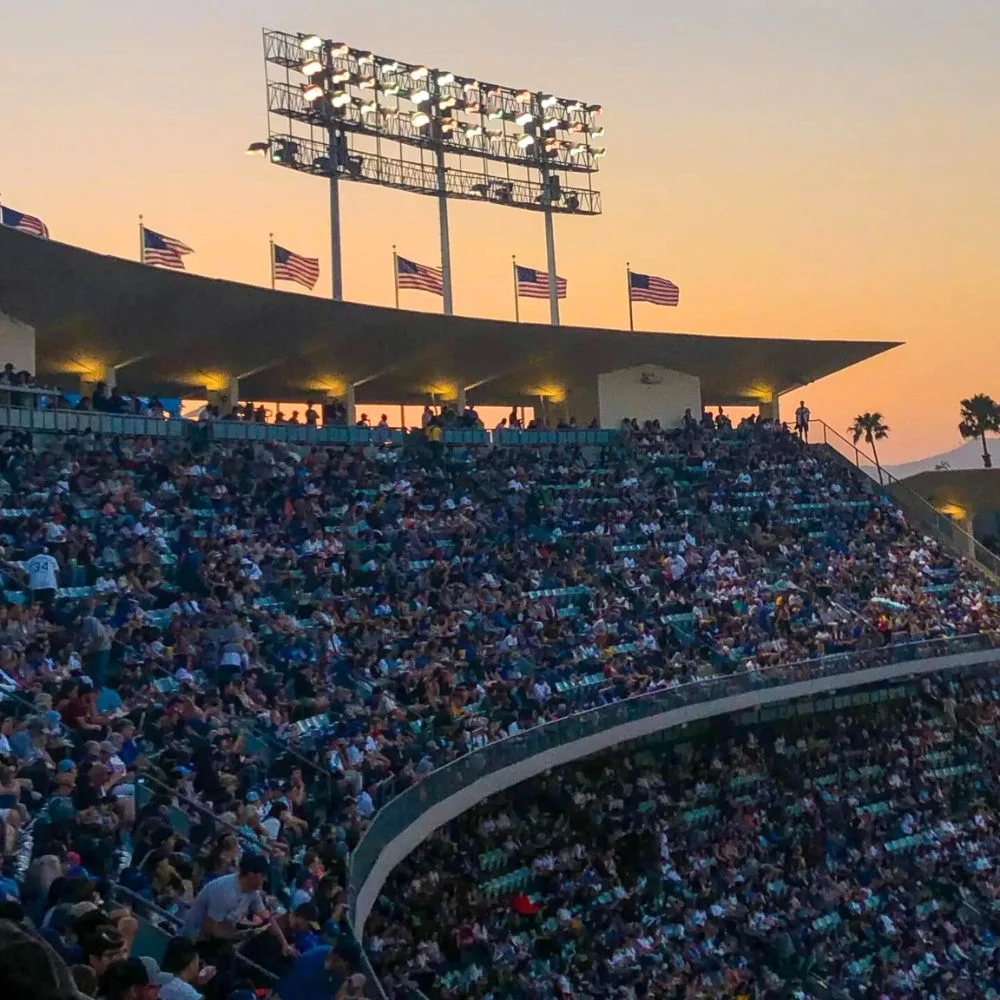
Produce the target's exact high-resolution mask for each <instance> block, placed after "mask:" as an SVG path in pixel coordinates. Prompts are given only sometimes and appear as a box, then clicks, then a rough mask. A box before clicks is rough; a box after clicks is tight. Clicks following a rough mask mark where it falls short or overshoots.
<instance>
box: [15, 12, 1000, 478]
mask: <svg viewBox="0 0 1000 1000" xmlns="http://www.w3.org/2000/svg"><path fill="white" fill-rule="evenodd" d="M348 6H350V5H330V4H328V3H319V2H315V0H300V2H294V0H291V2H282V3H277V2H270V0H240V2H237V0H213V2H212V3H211V4H206V3H204V2H203V0H199V2H196V0H173V2H171V3H170V4H166V3H145V4H134V3H125V2H123V0H103V2H100V3H91V4H86V5H84V4H70V3H66V2H57V0H36V2H34V3H32V4H31V5H30V6H28V7H26V8H23V9H22V8H20V7H19V9H17V10H16V11H15V10H10V11H5V12H4V18H3V31H2V33H0V116H2V121H3V140H2V143H0V196H2V198H3V201H4V203H5V204H7V205H9V206H11V207H13V208H17V209H18V210H21V211H27V212H30V213H32V214H35V215H39V216H41V217H42V218H43V219H44V220H45V221H46V222H47V223H48V225H49V227H50V229H51V231H52V235H53V237H54V238H56V239H60V240H64V241H67V242H71V243H76V244H79V245H82V246H85V247H88V248H91V249H94V250H99V251H101V252H106V253H112V254H119V255H122V256H131V257H133V258H134V257H135V254H136V243H137V234H136V217H137V215H138V213H139V212H143V213H144V214H145V216H146V221H147V224H148V225H150V226H151V227H152V228H155V229H158V230H160V231H163V232H167V233H169V234H171V235H173V236H177V237H179V238H181V239H183V240H184V241H185V242H187V243H189V244H190V245H191V246H192V247H194V249H195V250H196V251H197V252H196V254H195V256H194V257H189V258H188V262H189V267H190V269H191V270H192V271H194V272H196V273H199V274H205V275H211V276H216V277H226V278H233V279H236V280H240V281H247V282H254V283H258V284H264V283H266V281H267V280H268V264H267V254H268V245H267V234H268V232H269V231H271V230H273V231H274V232H275V237H276V239H278V240H279V241H280V242H281V243H282V244H283V245H285V246H288V247H291V248H293V249H295V250H297V251H299V252H301V253H305V254H309V255H314V256H319V257H320V258H321V262H322V266H323V270H324V275H323V278H322V279H321V286H320V290H322V291H324V292H325V291H326V290H327V289H328V287H329V286H328V273H329V270H328V264H329V259H328V249H327V247H328V236H327V229H326V186H325V184H324V183H323V182H321V181H318V180H315V179H312V178H308V177H301V176H297V175H295V174H293V173H292V172H290V171H286V170H280V169H278V168H275V167H271V166H270V165H268V164H266V163H264V162H261V161H259V160H251V159H249V158H247V157H245V156H243V155H242V153H243V149H244V148H245V147H246V144H247V143H248V142H249V141H251V140H253V139H258V138H261V137H264V136H265V135H266V121H265V114H264V82H263V66H262V59H261V41H260V29H261V27H262V26H264V25H267V26H268V27H274V28H281V29H286V30H289V31H297V30H302V31H316V32H318V33H320V34H323V35H327V36H331V37H338V38H343V39H344V40H346V41H349V42H351V43H353V44H356V45H358V46H361V47H365V48H371V49H374V50H375V51H377V52H380V53H383V54H386V55H389V56H397V57H399V58H402V59H412V60H414V61H421V60H422V61H424V62H426V63H427V64H429V65H433V66H439V67H441V68H447V69H451V70H453V71H455V72H457V73H469V74H476V75H478V76H479V77H480V78H484V79H495V80H497V81H499V82H501V83H505V84H509V85H511V86H525V87H530V88H532V89H541V90H552V91H555V92H556V93H563V94H566V95H568V96H571V97H580V98H583V99H587V100H593V101H599V102H601V103H603V105H604V107H605V116H604V119H605V120H604V124H605V125H606V127H607V137H606V143H607V146H608V151H609V152H608V156H607V158H606V159H605V160H603V161H602V172H601V174H600V175H599V187H600V188H601V190H602V191H603V193H604V208H605V215H604V216H603V217H601V218H599V219H585V218H580V219H565V218H560V219H557V227H556V240H557V254H558V261H559V267H558V270H559V273H560V274H561V275H563V276H564V277H566V278H567V279H568V280H569V300H568V301H567V302H565V303H564V304H563V321H564V322H565V323H572V324H581V325H587V324H592V325H608V326H624V325H625V324H626V323H627V311H626V301H625V295H624V289H625V286H624V274H623V267H624V263H625V261H626V260H631V262H632V264H633V267H634V268H635V269H637V270H640V271H649V272H652V273H656V274H662V275H665V276H668V277H670V278H672V279H673V280H674V281H676V282H677V283H678V284H679V285H680V287H681V306H680V307H679V308H678V309H673V310H667V309H655V308H653V307H650V306H637V307H636V320H637V326H640V327H642V328H645V329H663V330H675V331H690V332H699V333H719V334H733V335H745V336H783V337H817V338H832V337H843V338H852V339H853V338H858V339H863V338H877V339H884V340H902V341H905V342H906V347H904V348H900V349H898V350H897V351H894V352H892V353H890V354H888V355H886V356H884V357H883V358H879V359H876V360H874V361H870V362H867V363H865V364H863V365H861V366H859V367H857V368H855V369H852V370H849V371H847V372H845V373H842V374H841V375H838V376H834V377H832V378H830V379H827V380H825V381H823V382H822V383H818V384H816V385H813V386H810V387H808V389H806V390H804V391H803V393H802V395H804V396H805V397H806V398H807V400H808V402H809V404H810V406H811V408H812V411H813V414H814V416H816V417H823V418H825V419H828V420H829V421H830V422H831V423H832V424H833V425H835V426H837V427H841V428H842V427H844V426H846V424H847V423H848V422H849V421H850V419H851V417H852V416H853V414H854V413H856V412H858V411H860V410H867V409H878V410H881V411H882V412H883V413H884V414H885V415H886V419H887V421H888V423H889V424H890V426H891V427H892V431H893V433H892V436H891V438H890V441H889V442H888V444H887V446H886V447H885V449H884V450H885V457H886V458H887V459H888V460H889V461H890V462H892V461H902V460H907V459H911V458H916V457H921V456H923V455H927V454H931V453H934V452H937V451H941V450H945V449H947V448H949V447H951V446H953V445H955V444H958V443H959V438H958V435H957V431H956V425H957V422H958V399H959V398H960V397H962V396H966V395H971V394H973V393H975V392H988V393H991V394H993V395H994V396H997V397H1000V376H998V369H1000V291H998V289H1000V282H998V280H997V275H998V272H1000V249H998V246H1000V242H998V235H997V234H998V229H1000V194H998V190H1000V189H998V183H1000V182H998V177H1000V138H998V130H997V128H996V116H997V110H996V109H997V107H1000V68H998V67H1000V63H998V61H997V58H996V53H997V52H998V51H1000V4H998V3H997V2H996V0H988V2H987V0H951V2H949V3H944V2H943V0H702V2H701V3H698V4H690V3H686V4H680V3H676V2H673V0H667V2H662V0H661V2H659V3H654V2H653V0H619V2H618V3H616V4H614V5H598V4H597V3H596V2H594V0H573V2H569V0H546V2H545V3H544V4H537V3H528V2H527V0H512V2H510V3H507V4H504V5H501V4H498V3H486V2H482V0H466V3H464V4H462V5H460V6H458V7H456V8H455V9H454V10H450V9H446V8H429V7H426V6H419V7H418V6H416V5H404V4H402V3H399V2H398V0H396V2H389V3H382V4H379V5H371V4H359V5H357V6H356V7H352V8H351V9H350V10H346V9H345V8H346V7H348ZM342 205H343V238H344V244H345V246H344V255H345V260H344V268H345V273H344V276H345V292H346V296H347V297H348V298H351V299H354V300H359V301H363V302H371V303H380V304H390V303H391V301H392V271H391V251H390V247H391V245H392V244H393V243H397V244H398V245H399V250H400V252H401V253H403V254H405V255H406V256H409V257H412V258H415V259H417V260H420V261H424V262H427V263H434V262H435V260H436V256H437V253H438V246H437V215H436V204H435V202H434V201H433V200H432V199H423V198H420V197H416V196H411V195H405V194H400V193H396V192H391V191H382V190H378V189H374V188H369V187H366V186H362V185H345V188H344V195H343V198H342ZM451 220H452V228H451V240H452V259H453V268H454V275H455V308H456V311H457V312H459V313H465V314H472V315H484V316H500V317H509V316H510V315H511V311H512V310H511V290H510V285H511V282H510V256H511V254H512V253H516V254H517V255H518V258H519V260H521V261H522V262H523V263H525V264H527V265H529V266H537V267H541V268H544V266H545V256H544V237H543V229H542V220H541V217H540V216H538V215H536V214H534V213H527V212H517V211H513V210H505V209H501V208H494V207H489V206H485V205H478V204H466V203H455V204H453V205H452V209H451ZM404 294H407V293H404ZM406 304H407V305H408V306H413V307H415V308H427V309H434V308H438V307H439V306H438V302H437V300H435V299H432V298H431V297H430V296H424V295H420V294H419V293H408V294H407V298H406ZM546 308H547V306H546V304H545V303H542V302H538V303H530V302H529V303H524V304H523V306H522V316H523V317H524V318H535V319H544V317H545V315H546ZM796 395H798V394H796ZM790 406H794V401H791V400H788V399H786V400H785V414H786V415H787V414H788V413H789V412H790Z"/></svg>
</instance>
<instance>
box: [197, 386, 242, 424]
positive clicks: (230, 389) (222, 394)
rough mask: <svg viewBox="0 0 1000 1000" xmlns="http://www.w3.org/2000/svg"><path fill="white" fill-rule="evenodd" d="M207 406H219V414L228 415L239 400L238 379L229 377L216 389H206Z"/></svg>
mask: <svg viewBox="0 0 1000 1000" xmlns="http://www.w3.org/2000/svg"><path fill="white" fill-rule="evenodd" d="M205 392H206V395H207V397H208V405H209V406H217V407H218V408H219V416H220V417H225V416H228V415H229V413H230V411H231V410H232V408H233V407H234V406H236V405H237V404H238V403H239V401H240V380H239V379H238V378H234V377H230V378H229V380H228V381H227V382H226V383H225V385H223V386H221V388H218V389H206V390H205Z"/></svg>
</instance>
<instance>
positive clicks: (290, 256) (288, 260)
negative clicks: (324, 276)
mask: <svg viewBox="0 0 1000 1000" xmlns="http://www.w3.org/2000/svg"><path fill="white" fill-rule="evenodd" d="M274 276H275V278H277V279H278V280H279V281H297V282H298V283H299V284H300V285H305V286H306V288H308V289H313V288H315V287H316V282H317V281H319V261H318V260H317V259H316V258H315V257H302V256H300V255H299V254H297V253H293V252H292V251H291V250H286V249H285V248H284V247H279V246H278V244H277V243H275V244H274Z"/></svg>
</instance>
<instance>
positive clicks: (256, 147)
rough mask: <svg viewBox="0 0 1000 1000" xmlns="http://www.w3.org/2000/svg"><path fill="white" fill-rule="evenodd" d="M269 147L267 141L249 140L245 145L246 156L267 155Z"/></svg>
mask: <svg viewBox="0 0 1000 1000" xmlns="http://www.w3.org/2000/svg"><path fill="white" fill-rule="evenodd" d="M270 148H271V144H270V143H269V142H251V143H250V145H249V146H247V149H246V153H247V156H267V151H268V150H269V149H270Z"/></svg>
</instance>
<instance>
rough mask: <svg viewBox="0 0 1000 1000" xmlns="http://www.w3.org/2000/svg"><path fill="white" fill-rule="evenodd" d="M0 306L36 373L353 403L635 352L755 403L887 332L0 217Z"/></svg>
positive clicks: (636, 360)
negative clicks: (610, 307) (127, 242)
mask: <svg viewBox="0 0 1000 1000" xmlns="http://www.w3.org/2000/svg"><path fill="white" fill-rule="evenodd" d="M0 310H2V311H3V312H4V313H6V314H7V315H8V316H11V317H13V318H15V319H18V320H21V321H22V322H24V323H28V324H30V325H31V326H33V327H34V328H35V335H36V339H35V345H36V359H37V360H36V364H37V369H38V374H39V375H40V376H41V377H43V378H45V379H48V380H51V381H54V382H55V383H57V384H59V385H62V386H63V387H64V388H66V389H71V388H75V386H74V385H73V382H72V377H74V376H76V377H83V378H85V379H88V380H93V378H94V375H93V373H94V372H100V371H102V370H105V369H106V368H107V367H108V366H114V367H116V368H118V369H119V370H120V371H121V374H119V376H118V382H119V384H120V385H124V386H132V387H135V388H136V389H138V390H140V391H143V392H150V393H153V392H155V393H159V394H161V395H172V396H176V395H181V396H183V395H191V394H192V393H196V392H197V391H198V390H199V389H200V390H202V391H203V389H204V388H209V389H212V388H223V386H224V384H225V383H226V382H227V380H228V379H230V378H233V377H237V378H239V380H240V390H241V391H240V396H241V398H243V399H271V400H294V399H302V398H303V397H304V396H308V394H309V393H313V394H315V395H320V394H322V393H325V392H329V393H334V394H340V393H342V392H343V391H344V386H345V385H346V384H348V383H351V384H354V385H355V393H356V398H357V401H358V403H363V402H368V401H370V402H381V401H385V402H398V403H413V402H424V401H426V400H427V398H428V393H429V392H435V393H436V394H437V395H438V397H439V398H454V397H455V394H456V387H459V386H461V387H466V388H467V391H468V398H469V399H470V400H475V401H477V402H480V403H503V404H513V403H532V402H535V401H537V400H538V398H539V396H540V395H544V396H546V397H547V398H550V399H552V400H553V401H558V400H559V399H561V398H565V395H566V394H567V393H570V392H572V391H573V390H574V388H580V389H583V388H588V389H591V390H592V389H593V387H594V386H595V385H596V382H597V376H598V375H599V374H601V373H602V372H610V371H615V370H618V369H622V368H630V367H634V366H637V365H644V364H649V365H662V366H664V367H666V368H670V369H674V370H677V371H681V372H685V373H687V374H690V375H695V376H697V377H698V378H700V379H701V384H702V398H703V400H704V401H705V403H706V405H708V404H725V405H738V404H756V403H760V402H766V401H768V400H769V399H770V398H772V397H773V396H774V395H780V394H781V393H784V392H788V391H791V390H794V389H797V388H798V387H800V386H803V385H806V384H807V383H809V382H812V381H815V380H816V379H819V378H822V377H823V376H825V375H829V374H831V373H833V372H836V371H840V370H841V369H843V368H847V367H849V366H850V365H854V364H857V363H858V362H859V361H864V360H865V359H867V358H870V357H873V356H874V355H876V354H880V353H882V352H883V351H886V350H889V349H890V348H892V347H895V346H897V345H896V344H894V343H884V342H872V341H868V342H865V341H834V340H830V341H816V340H773V339H764V338H743V337H720V336H702V335H692V334H677V333H640V332H637V333H629V332H627V331H620V330H600V329H590V328H581V327H569V326H562V327H552V326H547V325H541V324H535V323H520V324H516V323H509V322H501V321H497V320H488V319H473V318H466V317H451V318H445V317H442V316H441V315H438V314H434V313H419V312H409V311H402V310H395V309H385V308H381V307H375V306H365V305H359V304H355V303H348V302H343V303H338V302H333V301H330V300H327V299H322V298H315V297H311V296H305V295H295V294H290V293H284V292H273V291H271V290H270V289H265V288H257V287H254V286H250V285H243V284H238V283H235V282H231V281H220V280H216V279H212V278H203V277H198V276H195V275H187V274H176V273H172V272H169V271H163V270H158V269H155V268H152V267H146V266H143V265H141V264H138V263H134V262H131V261H126V260H122V259H120V258H116V257H110V256H104V255H101V254H97V253H92V252H90V251H87V250H81V249H79V248H76V247H72V246H68V245H66V244H62V243H56V242H54V241H48V240H41V239H36V238H34V237H31V236H26V235H24V234H21V233H17V232H14V231H13V230H10V229H2V228H0ZM0 361H2V359H0ZM98 377H99V376H98Z"/></svg>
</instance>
